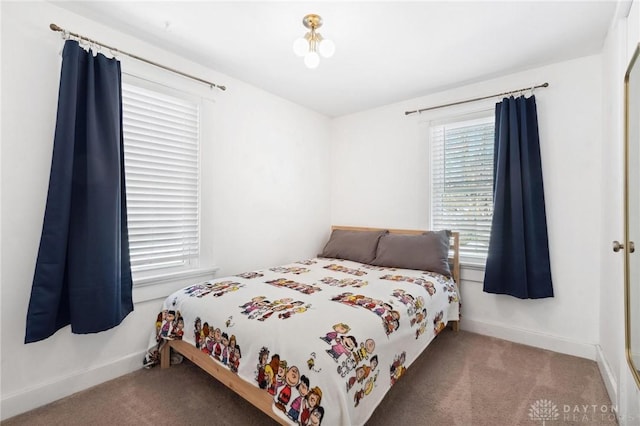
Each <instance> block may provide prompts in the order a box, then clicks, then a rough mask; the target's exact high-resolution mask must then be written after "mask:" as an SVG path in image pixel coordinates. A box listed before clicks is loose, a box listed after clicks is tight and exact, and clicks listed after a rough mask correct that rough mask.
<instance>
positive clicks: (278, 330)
mask: <svg viewBox="0 0 640 426" xmlns="http://www.w3.org/2000/svg"><path fill="white" fill-rule="evenodd" d="M458 318H459V296H458V290H457V286H456V284H455V283H454V281H453V280H452V279H449V278H446V277H444V276H442V275H439V274H435V273H431V272H425V271H415V270H409V269H393V268H382V267H377V266H371V265H366V264H361V263H357V262H352V261H347V260H340V259H328V258H316V259H310V260H304V261H300V262H296V263H293V264H289V265H285V266H281V267H275V268H270V269H265V270H260V271H252V272H247V273H243V274H239V275H236V276H232V277H225V278H220V279H216V280H212V281H208V282H203V283H199V284H195V285H192V286H190V287H186V288H183V289H181V290H179V291H176V292H175V293H173V294H172V295H170V296H169V297H168V298H167V299H166V300H165V302H164V306H163V311H162V312H161V313H159V314H158V318H157V319H156V331H155V335H154V336H153V342H152V343H153V346H154V347H155V346H156V341H157V342H161V341H162V339H163V338H164V339H182V340H184V341H187V342H188V343H191V344H193V345H195V346H196V347H197V348H198V349H200V350H201V351H203V352H205V353H207V354H208V355H209V356H210V357H211V362H217V363H221V364H223V365H225V366H226V367H227V368H229V370H231V371H232V372H234V373H237V374H238V375H239V376H240V377H241V378H242V379H244V380H246V381H248V382H251V383H253V384H254V385H255V386H256V387H259V388H260V389H263V390H264V392H268V393H269V394H270V395H272V397H273V401H274V403H273V410H274V411H275V412H276V413H279V415H280V416H281V417H282V418H286V419H288V420H289V421H290V422H291V424H300V425H319V424H322V423H324V424H326V425H362V424H364V423H365V422H366V421H367V419H368V418H369V417H370V416H371V414H372V413H373V411H374V409H375V407H376V406H377V405H378V404H379V403H380V401H381V400H382V398H383V397H384V395H385V394H386V393H387V391H389V389H390V388H391V387H392V386H393V384H394V383H395V382H396V381H397V380H398V379H399V378H400V377H401V376H402V375H403V374H405V372H406V370H407V367H408V366H409V365H410V364H411V363H412V362H413V361H414V360H415V359H416V358H417V357H418V356H419V355H420V353H421V352H422V351H423V350H424V349H425V348H426V347H427V345H428V344H429V343H430V342H431V341H432V340H433V339H434V338H435V336H436V335H437V334H438V333H439V332H440V331H441V330H442V329H443V328H444V327H445V326H446V324H447V322H448V321H450V320H457V319H458Z"/></svg>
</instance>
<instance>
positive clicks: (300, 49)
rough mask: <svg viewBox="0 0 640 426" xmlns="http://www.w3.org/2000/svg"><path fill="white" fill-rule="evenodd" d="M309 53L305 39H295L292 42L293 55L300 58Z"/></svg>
mask: <svg viewBox="0 0 640 426" xmlns="http://www.w3.org/2000/svg"><path fill="white" fill-rule="evenodd" d="M308 51H309V42H308V41H307V40H306V39H305V38H302V37H300V38H297V39H296V41H294V42H293V53H295V54H296V55H298V56H300V57H302V56H304V55H306V54H307V52H308Z"/></svg>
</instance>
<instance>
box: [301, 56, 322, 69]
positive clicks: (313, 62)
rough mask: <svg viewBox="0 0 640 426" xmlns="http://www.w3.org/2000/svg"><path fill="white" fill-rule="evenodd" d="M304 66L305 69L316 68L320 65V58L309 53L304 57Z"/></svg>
mask: <svg viewBox="0 0 640 426" xmlns="http://www.w3.org/2000/svg"><path fill="white" fill-rule="evenodd" d="M304 64H305V65H306V66H307V68H311V69H313V68H318V65H320V56H319V55H318V54H317V53H316V52H309V53H307V54H306V55H305V56H304Z"/></svg>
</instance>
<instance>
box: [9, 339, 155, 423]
mask: <svg viewBox="0 0 640 426" xmlns="http://www.w3.org/2000/svg"><path fill="white" fill-rule="evenodd" d="M144 354H145V351H142V352H139V353H135V354H132V355H128V356H126V357H124V358H121V359H119V360H116V361H114V362H110V363H108V364H103V365H100V366H97V367H94V368H90V369H87V370H85V371H79V372H75V373H73V374H71V375H68V376H65V377H62V378H60V379H58V380H55V381H51V382H48V383H41V384H38V385H35V386H32V387H29V388H27V389H22V390H20V392H16V393H13V394H9V395H2V401H1V402H0V420H5V419H8V418H10V417H13V416H16V415H18V414H21V413H24V412H26V411H29V410H32V409H34V408H37V407H40V406H42V405H45V404H49V403H51V402H53V401H56V400H58V399H60V398H64V397H66V396H69V395H72V394H74V393H76V392H79V391H81V390H84V389H87V388H90V387H92V386H95V385H98V384H100V383H104V382H106V381H108V380H112V379H115V378H116V377H120V376H122V375H124V374H128V373H131V372H133V371H136V370H138V369H140V368H142V359H143V357H144Z"/></svg>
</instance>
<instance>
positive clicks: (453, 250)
mask: <svg viewBox="0 0 640 426" xmlns="http://www.w3.org/2000/svg"><path fill="white" fill-rule="evenodd" d="M334 229H342V230H347V231H379V230H382V229H386V228H368V227H356V226H332V227H331V230H332V231H333V230H334ZM388 231H389V232H390V233H394V234H407V235H417V234H422V233H423V232H425V231H420V230H414V229H388ZM449 263H450V266H451V273H452V275H453V279H454V280H455V281H456V283H457V284H458V287H460V234H459V233H458V232H452V233H451V242H450V250H449ZM459 324H460V321H459V320H458V321H449V325H451V328H452V329H453V330H454V331H458V330H459ZM171 349H173V350H174V351H176V352H178V353H180V354H181V355H182V356H184V357H185V358H187V359H188V360H189V361H191V362H193V363H194V364H196V365H197V366H198V367H200V368H202V369H203V370H204V371H206V372H207V373H208V374H210V375H211V376H213V377H215V378H216V379H217V380H218V381H220V382H221V383H222V384H224V385H225V386H227V387H228V388H229V389H231V390H232V391H234V392H235V393H237V394H238V395H239V396H241V397H242V398H244V399H245V400H247V401H248V402H249V403H250V404H251V405H253V406H254V407H256V408H258V409H259V410H260V411H262V412H263V413H265V414H266V415H268V416H269V417H271V418H272V419H273V420H275V421H276V422H278V423H279V424H281V425H285V426H286V425H289V423H288V422H287V421H286V420H284V419H282V418H281V417H279V416H278V415H277V414H276V413H275V412H274V411H273V396H272V395H270V394H269V393H268V392H265V391H264V389H260V388H259V387H256V386H255V385H253V384H252V383H249V382H247V381H245V380H243V379H241V378H240V377H238V375H237V374H235V373H232V372H231V371H230V370H229V369H228V368H227V367H225V366H223V365H221V364H219V363H217V362H211V357H210V356H209V355H207V354H206V353H204V352H202V351H201V350H199V349H197V348H196V347H195V346H193V345H191V344H189V343H187V342H183V341H182V340H167V341H166V344H164V345H163V346H162V348H161V350H160V368H168V367H169V366H170V355H171V354H170V350H171Z"/></svg>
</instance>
